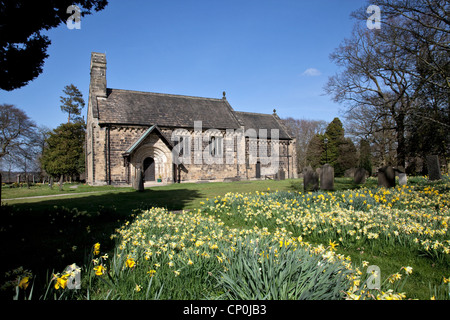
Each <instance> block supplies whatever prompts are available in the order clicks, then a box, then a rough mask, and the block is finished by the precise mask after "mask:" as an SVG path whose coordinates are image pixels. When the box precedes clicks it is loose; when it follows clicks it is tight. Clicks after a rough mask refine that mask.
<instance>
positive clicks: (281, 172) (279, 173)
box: [278, 170, 286, 180]
mask: <svg viewBox="0 0 450 320" xmlns="http://www.w3.org/2000/svg"><path fill="white" fill-rule="evenodd" d="M278 179H279V180H285V179H286V177H285V174H284V170H280V171H278Z"/></svg>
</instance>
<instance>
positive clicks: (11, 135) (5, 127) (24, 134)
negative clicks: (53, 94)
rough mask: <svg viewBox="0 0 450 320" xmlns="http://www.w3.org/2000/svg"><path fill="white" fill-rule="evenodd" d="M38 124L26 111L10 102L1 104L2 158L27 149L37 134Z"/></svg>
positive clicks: (0, 152) (0, 134)
mask: <svg viewBox="0 0 450 320" xmlns="http://www.w3.org/2000/svg"><path fill="white" fill-rule="evenodd" d="M35 130H36V124H35V123H34V121H32V120H31V119H30V118H29V117H28V116H27V115H26V114H25V112H24V111H22V110H20V109H19V108H16V107H15V106H13V105H10V104H1V105H0V158H2V157H3V156H5V155H7V154H9V153H12V152H14V151H17V150H18V149H19V148H23V149H26V148H27V147H28V146H30V145H31V144H32V141H33V139H34V137H35V134H36V131H35Z"/></svg>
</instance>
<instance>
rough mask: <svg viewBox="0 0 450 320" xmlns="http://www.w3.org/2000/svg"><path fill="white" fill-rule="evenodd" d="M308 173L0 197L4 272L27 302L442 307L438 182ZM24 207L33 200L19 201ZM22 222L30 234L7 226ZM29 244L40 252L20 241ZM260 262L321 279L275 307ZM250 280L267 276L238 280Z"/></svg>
mask: <svg viewBox="0 0 450 320" xmlns="http://www.w3.org/2000/svg"><path fill="white" fill-rule="evenodd" d="M430 165H432V164H430ZM320 169H321V170H312V169H311V168H306V169H305V171H304V172H303V175H302V176H303V177H302V178H301V179H286V180H259V181H239V182H226V183H225V182H215V183H202V184H195V183H193V184H188V183H185V184H172V185H168V186H161V187H155V188H146V189H145V190H144V191H143V192H139V191H136V190H134V189H133V188H114V187H89V186H81V185H80V186H78V187H77V188H73V186H65V187H64V189H65V190H62V191H59V190H53V191H52V192H49V191H48V186H39V187H35V188H36V189H33V188H30V189H28V188H21V189H15V190H13V189H10V190H11V191H10V190H9V189H7V188H3V198H4V199H7V198H8V197H11V198H16V199H17V200H9V201H7V205H6V207H5V208H7V210H8V218H7V219H8V220H9V223H10V227H9V230H8V229H6V230H5V229H4V230H3V232H2V240H5V241H2V243H3V245H2V246H3V248H2V255H4V257H2V260H3V261H8V263H7V270H5V271H9V272H10V274H13V275H17V274H19V276H20V277H21V279H27V281H29V282H30V287H31V286H35V287H36V288H35V291H34V295H35V296H36V295H40V298H41V299H87V298H89V299H182V300H183V299H205V298H206V299H236V298H237V299H259V298H262V297H266V298H268V299H327V300H329V299H382V300H384V299H423V300H428V299H448V294H449V284H448V283H449V274H448V270H449V266H450V259H449V254H450V242H449V240H448V223H449V219H450V217H449V215H448V212H449V207H450V196H449V195H450V192H449V190H450V178H449V176H448V174H441V172H440V170H439V172H438V175H437V176H436V177H434V176H433V177H430V176H425V177H407V178H405V175H404V173H403V172H402V170H401V168H400V170H398V168H394V167H386V168H380V170H378V172H377V175H376V176H368V174H367V172H365V171H362V170H355V171H354V173H353V177H347V178H339V177H334V172H333V170H332V169H333V168H332V167H330V166H328V165H325V166H323V167H322V168H320ZM430 172H431V170H430ZM437 178H439V179H437ZM70 187H72V188H70ZM55 189H57V188H55ZM67 190H77V191H76V192H73V194H70V195H67V193H68V191H67ZM93 190H97V193H94V192H93ZM21 192H22V196H24V197H21V196H20V195H21ZM64 192H65V194H64ZM58 193H61V194H62V195H63V196H62V197H61V198H59V197H53V196H55V195H57V194H58ZM37 194H45V197H44V198H30V199H28V200H27V199H26V196H27V195H28V196H30V195H37ZM47 197H48V198H47ZM8 203H9V204H8ZM25 207H27V208H28V211H27V213H25V212H22V213H21V212H20V211H21V210H23V208H25ZM25 216H27V217H28V218H27V219H29V220H28V221H29V222H32V223H30V225H33V226H34V227H33V228H31V227H30V226H25V225H23V224H22V223H21V222H23V221H24V220H23V219H24V218H25ZM71 224H77V226H79V228H78V229H77V230H76V232H75V230H73V228H70V225H71ZM43 225H46V226H45V228H44V227H43ZM37 230H38V231H37ZM42 232H44V233H45V234H46V236H45V239H44V240H40V241H36V240H33V239H41V238H42ZM6 239H9V241H8V242H6ZM62 239H64V241H61V240H62ZM6 243H7V245H6ZM38 247H40V248H39V250H38ZM99 248H100V249H99ZM248 251H251V252H256V253H257V254H256V256H255V257H256V258H255V261H253V260H252V259H250V258H249V257H251V256H248ZM18 252H20V254H18ZM32 252H39V255H37V254H36V253H34V254H33V253H32ZM246 252H247V253H246ZM11 257H15V259H13V258H11ZM264 257H266V260H265V259H264ZM302 257H303V258H302ZM299 259H300V260H301V259H303V260H302V261H304V262H303V263H302V264H301V265H299V264H298V263H297V262H296V261H300V260H299ZM33 260H34V261H33ZM89 261H90V263H89ZM274 261H278V262H277V263H282V264H283V265H285V264H286V265H289V266H291V267H290V269H289V270H291V269H292V270H295V268H306V269H308V268H311V266H312V265H317V264H319V265H323V268H322V269H321V270H322V271H323V273H324V275H322V274H318V275H316V276H317V278H316V280H317V279H318V280H317V281H319V283H320V285H321V286H322V287H320V288H315V289H314V290H307V289H305V288H303V287H302V288H300V287H298V286H299V283H303V284H304V286H305V284H306V283H308V280H307V279H297V278H295V276H294V275H291V277H287V276H286V277H287V278H283V279H284V281H285V282H286V287H287V288H290V289H285V290H279V291H276V293H275V291H274V288H273V284H271V282H270V281H269V282H267V281H266V280H264V279H265V278H264V277H267V276H268V275H269V274H272V277H275V278H274V279H277V280H276V281H282V280H280V279H281V278H280V279H278V278H277V277H282V276H283V272H282V270H280V269H276V264H275V265H274V264H273V263H274ZM92 262H93V263H92ZM74 263H75V264H76V265H77V266H79V267H80V268H81V279H82V280H81V281H82V283H83V288H84V289H83V290H70V289H68V288H67V280H68V279H69V278H70V274H68V273H66V272H65V271H64V270H65V269H64V268H65V267H66V266H68V265H72V264H74ZM249 264H253V265H249ZM38 265H39V267H38ZM255 266H259V267H261V268H266V269H265V270H266V271H265V272H269V273H268V274H265V273H262V274H261V273H258V272H256V273H255V272H250V271H249V270H253V271H255ZM375 267H376V268H378V269H376V270H379V273H380V274H379V276H380V278H379V279H380V280H379V281H378V282H377V281H374V279H375V278H376V277H375V278H374V277H373V273H371V272H372V271H373V268H375ZM50 270H52V271H50ZM245 270H247V271H245ZM314 270H315V269H314ZM325 270H329V272H330V273H327V272H325ZM45 274H47V276H44V275H45ZM225 274H226V275H228V276H229V277H225V278H223V276H224V275H225ZM243 274H245V276H243ZM295 274H297V275H298V274H299V273H295ZM341 274H345V275H346V276H345V277H343V276H342V277H341V276H340V275H341ZM224 279H225V280H224ZM241 281H244V283H242V282H241ZM245 281H248V283H247V282H245ZM274 281H275V280H274ZM302 281H303V282H302ZM245 283H247V284H245ZM250 283H257V284H258V286H257V287H253V286H251V285H250ZM4 285H5V284H4ZM86 286H87V289H86ZM306 287H307V286H306ZM38 288H40V290H38ZM249 288H250V289H249ZM244 289H245V290H244ZM319 289H320V290H319ZM6 292H8V291H4V290H2V295H4V294H5V293H6ZM17 292H18V294H19V296H20V297H21V298H24V297H26V295H27V289H21V290H19V291H17ZM28 292H29V291H28ZM293 292H296V294H293ZM317 292H321V294H317Z"/></svg>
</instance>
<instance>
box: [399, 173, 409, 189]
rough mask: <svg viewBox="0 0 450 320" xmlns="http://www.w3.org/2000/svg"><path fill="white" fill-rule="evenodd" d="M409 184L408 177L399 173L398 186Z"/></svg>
mask: <svg viewBox="0 0 450 320" xmlns="http://www.w3.org/2000/svg"><path fill="white" fill-rule="evenodd" d="M407 182H408V179H407V177H406V173H399V174H398V184H399V185H400V186H406V184H407Z"/></svg>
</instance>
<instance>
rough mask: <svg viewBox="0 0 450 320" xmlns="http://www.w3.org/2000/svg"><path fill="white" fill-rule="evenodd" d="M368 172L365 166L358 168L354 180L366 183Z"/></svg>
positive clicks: (357, 182) (358, 182)
mask: <svg viewBox="0 0 450 320" xmlns="http://www.w3.org/2000/svg"><path fill="white" fill-rule="evenodd" d="M366 172H367V171H366V169H364V168H357V169H356V170H355V174H354V177H353V181H354V182H355V183H356V184H363V183H365V182H366Z"/></svg>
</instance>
